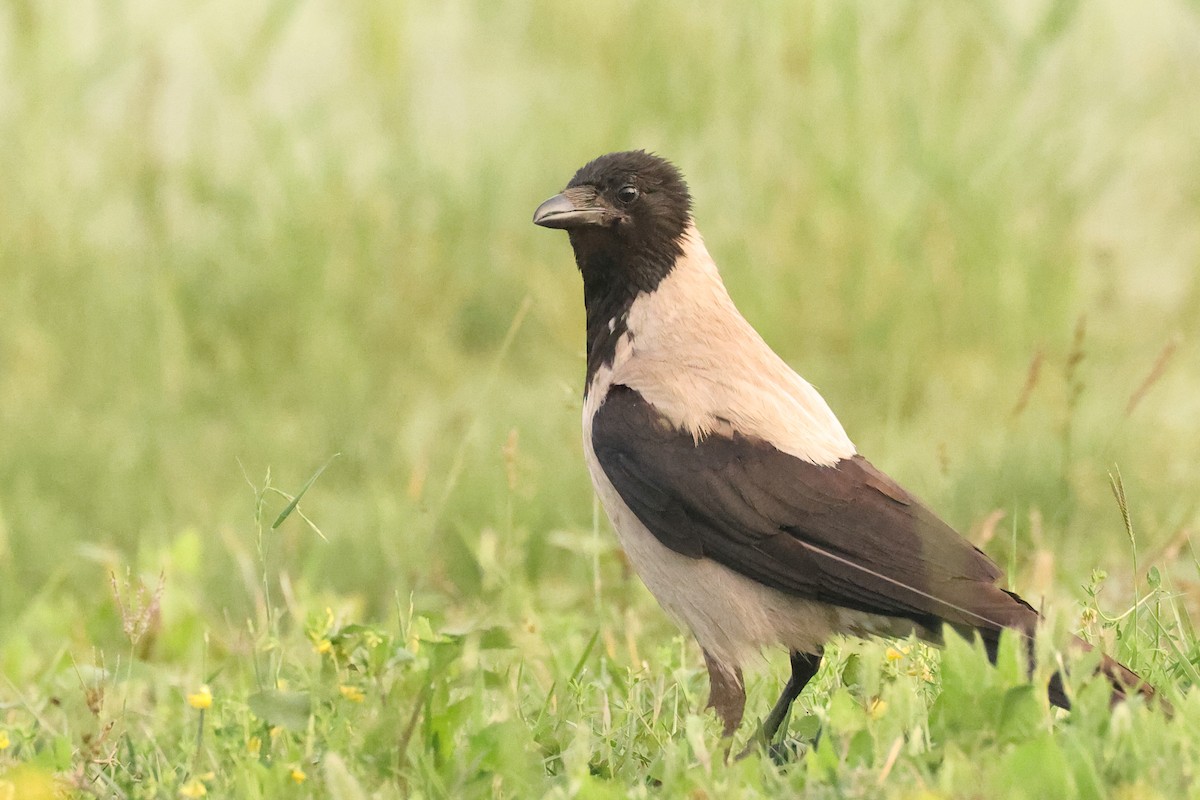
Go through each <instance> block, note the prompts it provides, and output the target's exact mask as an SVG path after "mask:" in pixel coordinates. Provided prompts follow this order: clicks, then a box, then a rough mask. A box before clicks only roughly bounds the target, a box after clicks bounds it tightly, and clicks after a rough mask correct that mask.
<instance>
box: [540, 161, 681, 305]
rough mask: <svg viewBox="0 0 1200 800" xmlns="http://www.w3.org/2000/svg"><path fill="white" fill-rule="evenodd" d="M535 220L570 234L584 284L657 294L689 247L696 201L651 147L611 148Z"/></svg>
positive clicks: (677, 176) (575, 178) (579, 174)
mask: <svg viewBox="0 0 1200 800" xmlns="http://www.w3.org/2000/svg"><path fill="white" fill-rule="evenodd" d="M533 221H534V223H535V224H537V225H541V226H542V227H544V228H561V229H563V230H566V231H567V233H568V234H569V236H570V238H571V246H572V248H574V250H575V262H576V264H577V265H578V266H579V269H580V270H581V271H582V272H583V273H584V280H585V281H589V280H599V281H602V282H604V283H608V282H610V281H614V282H617V283H624V284H627V285H629V286H630V287H631V288H636V289H639V290H642V291H651V290H653V288H654V287H655V286H656V285H657V284H658V282H659V281H661V280H662V279H663V278H664V277H666V275H667V273H669V272H670V271H671V268H672V267H673V266H674V264H675V260H676V259H677V258H678V257H679V256H680V255H681V254H682V252H683V238H684V236H685V234H686V232H687V229H688V227H689V226H690V225H691V222H692V199H691V195H689V194H688V188H687V184H686V183H685V182H684V180H683V176H682V175H680V174H679V170H678V169H676V168H675V166H674V165H673V164H671V162H669V161H667V160H666V159H664V158H660V157H658V156H656V155H654V154H652V153H647V152H645V151H644V150H631V151H627V152H623V153H609V154H608V155H603V156H600V157H599V158H597V159H595V160H593V161H591V162H589V163H587V164H585V165H584V166H583V167H582V168H580V170H579V171H578V172H576V173H575V177H573V178H572V179H571V182H570V183H568V184H567V188H566V189H564V190H563V191H562V193H561V194H557V195H555V196H554V197H551V198H550V199H549V200H547V201H546V202H544V203H542V204H541V205H540V206H538V208H537V211H535V212H534V214H533Z"/></svg>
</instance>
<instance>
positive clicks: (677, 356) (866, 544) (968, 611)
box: [534, 151, 1151, 735]
mask: <svg viewBox="0 0 1200 800" xmlns="http://www.w3.org/2000/svg"><path fill="white" fill-rule="evenodd" d="M534 221H535V222H536V223H538V224H540V225H543V226H546V227H555V228H563V229H565V230H567V231H568V234H569V235H570V240H571V245H572V248H573V250H574V253H575V259H576V264H577V265H578V267H579V270H580V272H581V275H582V277H583V282H584V305H585V309H586V311H587V345H588V362H587V383H586V388H585V396H586V400H585V404H584V419H583V429H584V450H585V455H586V457H587V462H588V468H589V471H590V473H591V476H592V480H593V483H594V485H595V487H596V490H597V493H598V494H599V496H600V499H601V502H602V504H603V505H604V507H605V510H606V512H607V513H608V515H609V518H610V519H611V521H612V523H613V528H614V530H615V531H616V532H617V535H618V537H619V539H620V541H621V544H622V546H623V548H624V549H625V551H626V553H627V555H628V556H629V559H630V561H631V562H632V564H633V566H634V568H635V570H637V572H638V574H639V575H640V576H641V577H642V579H643V580H644V581H645V583H646V585H647V587H648V588H649V589H650V591H651V592H652V593H653V594H654V595H655V597H656V598H657V599H658V600H659V602H660V603H661V604H662V605H663V607H664V608H665V609H666V610H667V611H668V612H669V613H670V614H671V615H672V616H674V617H675V618H676V619H678V620H679V621H680V622H681V623H683V624H684V625H685V626H686V627H687V628H689V629H690V630H691V631H692V633H693V634H694V635H695V636H696V639H697V641H698V642H699V644H700V646H701V648H702V650H703V652H704V656H705V662H706V664H707V666H708V669H709V674H710V679H711V685H712V697H711V700H710V705H711V706H713V707H714V708H715V710H716V711H717V713H718V715H719V716H720V717H721V718H722V720H723V721H724V723H725V730H726V733H727V734H729V733H732V732H733V731H734V730H735V729H736V728H737V726H738V724H739V723H740V721H741V718H742V713H743V707H744V703H745V692H744V684H743V679H742V667H743V665H744V664H745V663H746V662H747V661H748V660H750V659H752V658H754V657H755V655H756V654H757V653H758V651H759V650H761V648H763V647H768V646H783V647H786V648H788V649H789V651H790V652H791V653H792V667H793V677H792V680H791V681H789V683H788V686H787V687H786V688H785V690H784V693H783V696H781V698H780V701H779V703H777V704H776V707H775V709H774V710H773V711H772V713H771V714H770V716H769V718H768V725H767V733H768V735H770V734H773V733H774V728H773V726H777V725H778V724H779V721H780V719H782V717H783V716H784V714H785V713H786V710H787V707H788V705H790V703H791V701H792V700H793V699H794V698H795V696H796V695H797V694H799V692H800V690H801V689H802V688H803V686H804V684H805V683H806V682H807V681H808V679H809V678H811V677H812V674H814V673H815V672H816V668H817V665H818V664H819V663H820V657H821V652H822V648H823V645H824V642H825V641H826V640H827V639H828V638H829V637H830V636H832V635H835V634H838V633H851V634H857V635H872V634H879V635H891V636H894V635H905V634H907V633H910V632H914V631H915V632H916V633H918V634H919V635H921V636H922V637H924V638H926V639H928V640H930V641H938V640H939V638H940V636H941V632H942V627H943V625H948V626H950V627H951V628H953V629H955V630H957V631H959V632H962V633H964V634H966V635H974V634H975V633H978V634H979V635H980V636H981V637H982V639H983V641H984V643H985V645H986V646H987V647H988V650H989V653H990V654H991V655H992V656H993V658H994V657H995V650H996V646H997V643H998V641H999V635H1000V631H1002V630H1004V629H1006V628H1010V629H1014V630H1017V631H1019V632H1021V633H1022V634H1025V635H1026V636H1030V635H1031V634H1032V632H1033V630H1034V627H1035V626H1036V624H1037V620H1038V615H1037V613H1036V612H1035V611H1034V610H1033V608H1032V607H1030V606H1029V604H1028V603H1026V602H1025V601H1024V600H1022V599H1021V598H1020V597H1018V596H1017V595H1015V594H1012V593H1010V592H1007V591H1005V590H1003V589H1001V588H999V587H998V586H997V585H996V583H997V581H998V580H999V578H1000V577H1002V573H1001V570H1000V569H999V568H998V567H997V566H996V564H995V563H993V562H992V561H991V560H990V559H989V558H988V557H987V556H986V555H985V554H984V553H982V552H981V551H979V550H978V549H976V548H975V547H973V546H972V545H971V544H970V543H969V542H967V541H966V540H965V539H963V538H962V537H961V536H959V535H958V534H957V533H956V532H955V531H954V530H953V529H952V528H951V527H950V526H948V525H947V524H946V523H945V522H943V521H942V520H941V519H939V518H938V516H937V515H936V514H934V513H933V512H932V511H931V510H929V509H928V508H927V507H926V506H924V505H923V504H922V503H921V502H920V501H919V500H917V499H916V498H915V497H913V496H912V495H911V494H909V493H908V492H907V491H905V490H904V489H903V488H901V487H900V486H899V485H897V484H896V483H895V482H894V481H893V480H891V479H890V478H888V477H887V476H886V475H884V474H883V473H882V472H880V471H879V470H877V469H876V468H875V467H874V466H872V465H871V464H870V463H869V462H868V461H867V460H866V459H864V458H863V457H862V456H860V455H858V453H857V450H856V449H855V447H854V445H853V443H852V442H851V441H850V439H849V437H847V436H846V433H845V431H844V430H843V429H842V426H841V424H840V423H839V422H838V420H837V418H836V417H835V416H834V414H833V412H832V411H831V410H830V409H829V406H828V405H827V404H826V403H825V401H824V400H823V399H822V398H821V396H820V395H819V394H818V393H817V392H816V390H815V389H814V388H813V387H812V386H811V385H809V384H808V383H807V382H806V381H804V379H803V378H801V377H800V376H799V375H797V374H796V373H795V372H794V371H793V370H792V369H791V368H790V367H788V366H787V365H786V364H785V363H784V362H783V361H782V359H780V358H779V357H778V356H777V355H776V354H775V353H774V352H773V351H772V350H771V349H770V347H768V346H767V344H766V343H765V342H764V341H763V340H762V338H761V337H760V336H759V335H758V334H757V333H756V332H755V331H754V329H753V328H752V327H751V326H750V325H749V323H747V322H746V320H745V319H744V318H743V317H742V316H741V314H740V313H738V311H737V309H736V307H735V306H734V305H733V302H732V300H730V298H729V295H728V293H727V292H726V291H725V287H724V284H723V283H722V282H721V279H720V276H719V274H718V272H717V269H716V266H715V264H714V263H713V261H712V259H711V257H710V256H709V255H708V252H707V250H706V249H705V247H704V244H703V241H702V239H701V237H700V235H699V233H698V232H697V231H696V229H695V227H694V225H693V223H692V218H691V198H690V196H689V194H688V191H687V186H686V184H685V182H684V181H683V178H682V177H681V176H680V175H679V173H678V171H677V170H676V169H675V168H674V167H673V166H672V165H671V164H669V163H668V162H666V161H665V160H663V159H660V158H658V157H656V156H652V155H649V154H646V153H644V152H641V151H637V152H631V153H613V154H610V155H607V156H602V157H600V158H598V159H596V160H594V161H592V162H590V163H589V164H588V165H586V166H585V167H583V168H582V169H581V170H580V171H579V172H578V173H577V174H576V175H575V177H574V178H573V179H572V181H571V182H570V183H569V184H568V187H567V189H566V190H565V191H564V192H563V193H562V194H560V195H558V196H556V197H555V198H552V199H551V200H548V201H547V202H546V203H544V204H543V205H542V206H541V207H539V209H538V211H537V212H536V213H535V215H534ZM1080 645H1081V646H1082V643H1080ZM1101 669H1102V670H1103V671H1104V672H1105V673H1106V674H1107V675H1108V676H1109V678H1110V679H1111V680H1112V682H1113V685H1114V692H1115V693H1116V694H1118V695H1120V694H1122V693H1123V692H1124V691H1125V690H1126V689H1135V688H1136V689H1137V690H1138V691H1140V692H1142V693H1143V694H1147V695H1148V694H1151V690H1150V689H1149V687H1147V686H1145V684H1144V683H1143V682H1142V681H1141V680H1140V679H1139V678H1138V677H1137V676H1136V675H1134V674H1133V673H1132V672H1130V671H1129V670H1127V669H1126V668H1124V667H1123V666H1121V665H1119V664H1117V662H1115V661H1112V660H1111V659H1107V658H1105V659H1104V661H1103V663H1102V666H1101ZM1049 692H1050V698H1051V700H1052V701H1053V702H1055V703H1057V704H1059V705H1063V706H1066V705H1068V702H1067V698H1066V696H1065V694H1064V693H1063V689H1062V685H1061V681H1060V680H1058V679H1057V677H1056V679H1055V680H1053V681H1052V682H1051V685H1050V687H1049Z"/></svg>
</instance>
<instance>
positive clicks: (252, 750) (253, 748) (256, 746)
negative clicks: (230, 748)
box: [246, 736, 262, 756]
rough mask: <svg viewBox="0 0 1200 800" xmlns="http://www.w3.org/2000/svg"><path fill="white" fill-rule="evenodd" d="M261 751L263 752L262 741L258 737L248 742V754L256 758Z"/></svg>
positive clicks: (251, 738)
mask: <svg viewBox="0 0 1200 800" xmlns="http://www.w3.org/2000/svg"><path fill="white" fill-rule="evenodd" d="M260 750H262V739H260V738H258V737H257V736H251V737H250V740H249V741H247V742H246V752H248V753H249V754H250V755H252V756H256V755H258V753H259V751H260Z"/></svg>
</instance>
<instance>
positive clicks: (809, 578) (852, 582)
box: [592, 385, 1037, 640]
mask: <svg viewBox="0 0 1200 800" xmlns="http://www.w3.org/2000/svg"><path fill="white" fill-rule="evenodd" d="M592 445H593V449H594V451H595V454H596V458H597V459H598V461H599V463H600V465H601V468H602V469H603V470H604V473H605V475H607V477H608V479H609V480H610V481H611V482H612V484H613V486H614V488H616V490H617V492H618V493H620V495H621V498H622V499H623V500H624V501H625V503H626V505H628V506H629V508H630V510H631V511H633V513H634V514H635V515H636V516H637V517H638V519H639V520H640V521H641V522H642V524H644V525H645V526H646V528H648V529H649V530H650V532H651V533H652V534H653V535H654V536H655V537H656V538H657V539H658V540H659V541H661V542H662V543H663V544H664V545H666V546H667V547H669V548H671V549H672V550H674V551H676V552H678V553H681V554H684V555H687V556H690V557H693V558H711V559H713V560H715V561H717V562H719V563H721V564H723V565H725V566H726V567H728V568H730V569H732V570H735V571H737V572H739V573H741V574H743V575H745V576H747V577H749V578H752V579H753V580H755V581H758V582H760V583H763V584H766V585H768V586H771V587H774V588H775V589H778V590H780V591H782V592H785V593H788V594H792V595H797V596H800V597H804V598H808V599H812V600H817V601H820V602H824V603H829V604H831V605H836V606H842V607H846V608H852V609H856V610H859V611H865V612H869V613H873V614H880V615H885V616H892V617H903V618H907V619H911V620H912V621H913V622H915V623H917V624H918V625H921V626H923V627H924V628H926V629H927V630H929V631H931V632H936V631H938V630H940V623H941V622H946V623H948V624H950V625H953V626H954V627H956V628H958V629H960V630H968V629H979V630H981V631H983V632H985V640H987V639H993V638H994V636H987V635H986V634H988V633H992V634H995V633H996V632H998V631H999V630H1000V629H1001V628H1004V627H1009V628H1017V629H1019V630H1022V631H1026V632H1028V631H1031V630H1032V627H1033V625H1034V624H1035V622H1036V619H1037V614H1036V612H1035V611H1034V610H1033V609H1032V608H1031V607H1030V606H1029V605H1028V604H1027V603H1025V601H1023V600H1021V599H1020V598H1019V597H1017V596H1016V595H1013V594H1010V593H1009V592H1006V591H1004V590H1002V589H1000V588H999V587H997V586H996V585H995V582H996V580H997V579H998V578H1000V577H1001V575H1002V573H1001V571H1000V569H999V568H998V567H997V566H996V564H995V563H994V562H992V561H991V559H989V558H988V557H987V556H986V555H984V553H982V552H981V551H980V550H978V549H977V548H975V547H974V546H972V545H971V544H970V543H969V542H968V541H966V540H965V539H963V538H962V537H961V536H959V535H958V533H956V532H955V531H954V529H952V528H951V527H950V526H949V525H947V524H946V523H945V522H943V521H942V520H940V519H939V518H938V517H937V515H935V514H934V513H933V512H932V511H930V510H929V509H928V508H926V507H925V506H924V505H922V504H921V503H920V502H919V501H918V500H917V499H916V498H914V497H913V496H912V495H910V494H909V493H908V492H906V491H905V490H904V489H902V488H901V487H900V486H899V485H897V484H896V483H895V482H894V481H892V480H891V479H890V478H888V477H887V476H886V475H884V474H883V473H882V472H880V471H879V470H877V469H875V467H873V466H872V465H871V464H870V462H868V461H867V460H866V459H864V458H862V457H861V456H854V457H853V458H849V459H844V460H843V461H841V462H839V463H838V464H836V465H834V466H820V465H817V464H812V463H810V462H807V461H805V460H803V459H800V458H797V457H795V456H792V455H788V454H787V453H783V452H781V451H780V450H778V449H776V448H775V447H773V446H772V445H771V444H770V443H769V442H765V441H761V440H758V439H752V438H748V437H744V436H741V435H738V434H733V435H732V436H725V435H715V434H714V435H710V436H708V437H706V438H704V439H701V440H700V441H698V442H697V441H696V440H695V439H694V438H693V436H692V435H691V433H689V432H687V431H685V430H681V429H680V428H678V427H677V426H676V425H674V424H673V423H672V422H671V421H670V420H669V419H667V418H665V417H664V416H663V415H662V414H661V413H659V412H658V411H657V410H656V409H655V408H654V407H653V406H652V405H651V404H650V403H648V402H647V401H646V400H645V399H644V398H643V397H642V396H641V395H640V394H639V393H638V392H636V391H635V390H633V389H630V388H629V387H627V386H622V385H615V386H613V387H612V388H611V389H610V390H609V393H608V395H607V397H606V398H605V401H604V403H603V405H601V407H600V408H599V410H598V411H597V412H596V415H595V417H594V419H593V421H592Z"/></svg>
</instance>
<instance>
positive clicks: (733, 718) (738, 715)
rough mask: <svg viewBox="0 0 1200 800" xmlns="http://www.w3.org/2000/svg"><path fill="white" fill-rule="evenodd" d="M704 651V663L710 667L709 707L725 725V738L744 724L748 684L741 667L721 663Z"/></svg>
mask: <svg viewBox="0 0 1200 800" xmlns="http://www.w3.org/2000/svg"><path fill="white" fill-rule="evenodd" d="M701 652H703V653H704V665H705V666H706V667H708V687H709V688H708V706H707V707H708V708H711V709H712V710H714V711H716V712H717V716H718V717H720V718H721V722H722V723H723V724H724V725H725V738H726V739H728V738H729V737H730V736H733V732H734V731H736V730H737V729H738V726H739V725H741V724H742V712H743V711H744V710H745V708H746V684H745V682H744V681H743V680H742V670H741V668H740V667H732V668H731V667H727V666H725V665H724V664H720V663H718V662H717V660H716V659H714V658H713V657H712V656H710V655H709V654H708V651H707V650H703V651H701Z"/></svg>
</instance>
